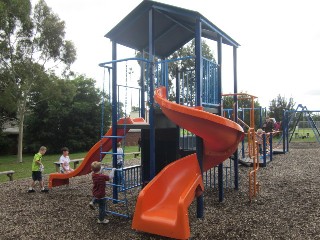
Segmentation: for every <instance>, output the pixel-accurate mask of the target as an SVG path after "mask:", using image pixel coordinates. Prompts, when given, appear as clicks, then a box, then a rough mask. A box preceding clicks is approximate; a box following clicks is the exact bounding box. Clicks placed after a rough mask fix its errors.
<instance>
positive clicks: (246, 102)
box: [222, 93, 261, 129]
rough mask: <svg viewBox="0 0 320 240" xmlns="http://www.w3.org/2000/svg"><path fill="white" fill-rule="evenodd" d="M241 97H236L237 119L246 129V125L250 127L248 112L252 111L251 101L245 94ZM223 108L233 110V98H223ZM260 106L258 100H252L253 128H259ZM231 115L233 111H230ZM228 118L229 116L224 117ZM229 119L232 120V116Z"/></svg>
mask: <svg viewBox="0 0 320 240" xmlns="http://www.w3.org/2000/svg"><path fill="white" fill-rule="evenodd" d="M242 94H243V95H239V96H238V118H240V120H242V121H243V122H244V123H242V121H240V120H239V123H240V124H241V125H242V127H244V129H246V125H248V126H249V125H250V110H251V109H252V101H251V98H250V97H249V96H247V94H246V93H242ZM222 99H223V101H222V102H223V108H224V109H234V100H233V96H223V97H222ZM260 107H261V105H260V103H259V101H258V99H254V120H255V122H254V127H255V128H258V127H259V123H260V122H259V120H260V111H259V109H260ZM232 114H233V110H232ZM226 117H228V118H229V116H226ZM230 118H232V119H233V116H230Z"/></svg>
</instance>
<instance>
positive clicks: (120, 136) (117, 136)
mask: <svg viewBox="0 0 320 240" xmlns="http://www.w3.org/2000/svg"><path fill="white" fill-rule="evenodd" d="M101 138H125V136H101Z"/></svg>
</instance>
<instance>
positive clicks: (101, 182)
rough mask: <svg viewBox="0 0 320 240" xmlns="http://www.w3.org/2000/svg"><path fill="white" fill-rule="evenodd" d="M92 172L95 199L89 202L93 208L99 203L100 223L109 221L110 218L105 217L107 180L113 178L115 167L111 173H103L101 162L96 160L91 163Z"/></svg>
mask: <svg viewBox="0 0 320 240" xmlns="http://www.w3.org/2000/svg"><path fill="white" fill-rule="evenodd" d="M91 169H92V171H93V173H92V182H93V188H92V194H93V200H92V201H91V202H90V203H89V206H90V207H91V209H95V204H99V218H98V223H108V222H109V220H107V219H104V218H105V216H106V199H105V197H106V181H109V180H111V179H113V176H114V171H115V170H116V169H115V168H112V170H111V173H110V174H109V175H105V174H102V173H101V162H97V161H94V162H93V163H92V164H91Z"/></svg>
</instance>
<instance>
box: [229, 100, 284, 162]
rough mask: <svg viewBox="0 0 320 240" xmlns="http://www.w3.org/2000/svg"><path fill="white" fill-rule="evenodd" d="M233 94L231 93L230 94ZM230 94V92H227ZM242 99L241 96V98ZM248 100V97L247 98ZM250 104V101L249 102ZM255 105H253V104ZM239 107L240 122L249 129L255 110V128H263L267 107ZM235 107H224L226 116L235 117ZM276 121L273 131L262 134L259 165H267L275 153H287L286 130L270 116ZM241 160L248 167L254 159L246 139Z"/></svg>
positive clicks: (240, 153)
mask: <svg viewBox="0 0 320 240" xmlns="http://www.w3.org/2000/svg"><path fill="white" fill-rule="evenodd" d="M229 95H231V94H229ZM225 96H228V94H225ZM239 99H240V100H241V98H239ZM245 100H246V99H245ZM247 104H248V103H247ZM252 107H253V106H252ZM252 107H251V108H250V107H246V108H243V107H241V106H240V107H239V108H238V122H239V124H240V125H241V126H242V127H243V128H244V129H245V130H246V131H247V130H249V128H250V126H249V125H248V124H249V122H250V116H251V115H250V112H251V110H252V109H253V110H254V119H255V121H254V125H253V126H254V128H255V129H256V130H258V129H259V128H260V129H262V125H263V122H264V121H263V120H264V119H265V118H266V115H267V112H266V108H262V107H255V108H252ZM233 112H234V109H224V116H225V117H227V118H229V119H233V118H234V114H233ZM270 119H272V120H273V121H274V122H275V130H274V131H273V132H269V133H265V132H263V134H262V144H261V148H260V149H259V158H258V159H259V166H260V167H266V166H267V163H269V162H271V161H272V159H273V155H274V154H280V153H285V150H284V149H285V142H284V141H283V139H284V138H283V135H284V132H283V131H282V124H281V123H280V122H278V123H276V121H275V119H274V118H270ZM239 156H240V158H239V162H240V163H241V164H242V165H244V166H248V167H252V166H253V163H252V159H251V158H250V156H249V148H248V144H247V140H246V139H244V140H243V141H242V144H241V148H240V150H239Z"/></svg>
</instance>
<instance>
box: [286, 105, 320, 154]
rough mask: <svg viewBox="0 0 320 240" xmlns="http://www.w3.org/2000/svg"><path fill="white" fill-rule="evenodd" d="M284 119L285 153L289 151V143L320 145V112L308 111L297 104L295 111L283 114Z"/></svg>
mask: <svg viewBox="0 0 320 240" xmlns="http://www.w3.org/2000/svg"><path fill="white" fill-rule="evenodd" d="M284 119H285V129H284V131H285V136H286V138H285V140H286V151H289V143H290V142H318V143H320V134H319V133H320V132H319V127H320V110H308V108H307V107H306V106H303V105H302V104H298V106H297V108H296V109H295V110H291V111H285V112H284Z"/></svg>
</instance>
